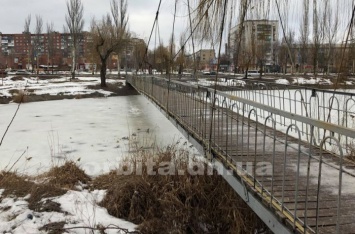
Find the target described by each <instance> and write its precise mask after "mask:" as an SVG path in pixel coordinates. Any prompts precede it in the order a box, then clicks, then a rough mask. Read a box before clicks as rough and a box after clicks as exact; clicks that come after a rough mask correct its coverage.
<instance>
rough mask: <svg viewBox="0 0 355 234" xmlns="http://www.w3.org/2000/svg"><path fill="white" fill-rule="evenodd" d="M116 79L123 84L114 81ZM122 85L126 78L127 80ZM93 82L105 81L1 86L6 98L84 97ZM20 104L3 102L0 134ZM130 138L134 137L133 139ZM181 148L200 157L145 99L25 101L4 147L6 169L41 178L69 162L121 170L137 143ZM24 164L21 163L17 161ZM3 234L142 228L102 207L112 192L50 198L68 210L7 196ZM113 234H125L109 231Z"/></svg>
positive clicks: (2, 206) (1, 205)
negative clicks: (36, 207) (59, 226)
mask: <svg viewBox="0 0 355 234" xmlns="http://www.w3.org/2000/svg"><path fill="white" fill-rule="evenodd" d="M108 82H116V80H108ZM120 82H122V81H120ZM88 84H91V85H95V84H98V78H95V77H79V79H78V81H75V82H67V78H65V77H63V78H57V79H51V80H37V79H36V78H31V77H29V78H24V80H22V81H13V80H11V79H10V78H9V77H8V78H6V79H4V85H3V86H0V95H4V94H5V95H6V94H9V90H11V89H14V88H17V89H24V88H25V86H26V85H27V87H26V88H27V89H34V90H35V91H34V92H35V93H36V94H41V93H48V94H51V95H55V94H58V93H59V92H67V93H73V94H74V93H80V92H84V91H87V88H85V87H86V86H87V85H88ZM17 107H18V104H15V103H10V104H3V105H1V104H0V133H1V135H2V133H4V132H5V130H6V128H7V126H8V124H9V122H10V121H11V118H12V117H13V115H14V113H15V111H16V109H17ZM128 139H130V140H128ZM177 141H179V142H180V143H179V144H178V147H181V148H182V149H184V148H185V150H189V151H190V152H194V153H196V154H197V151H196V150H195V149H194V148H190V147H189V144H187V140H186V139H185V138H184V137H183V135H182V134H181V133H180V132H179V131H178V130H177V129H176V128H175V127H174V126H173V125H172V124H171V123H170V122H169V120H168V119H167V118H166V117H165V116H164V115H163V114H162V113H160V112H159V111H158V110H157V109H156V108H155V107H154V105H153V104H152V103H150V102H149V101H148V100H147V99H146V98H145V97H143V96H138V95H134V96H120V97H108V98H87V99H72V100H59V101H46V102H32V103H23V104H22V105H21V106H20V109H19V112H18V114H17V116H16V118H15V119H14V122H13V124H12V125H11V127H10V128H9V131H8V133H7V135H6V137H5V138H4V141H3V144H2V145H1V146H0V155H1V157H0V170H2V169H4V168H7V169H9V168H10V167H11V166H12V165H14V164H15V167H14V168H13V170H16V171H17V172H18V173H20V174H21V173H25V174H38V173H40V172H43V171H46V170H48V169H49V168H50V167H52V166H54V165H57V164H59V163H61V162H64V161H65V160H67V159H71V160H75V161H77V160H78V159H80V161H77V162H78V163H79V165H80V166H81V168H83V169H84V171H85V172H86V173H87V174H89V175H91V176H97V175H99V174H103V173H106V172H108V171H110V170H111V169H115V168H117V167H118V163H119V162H120V161H121V159H122V158H123V157H124V156H126V155H128V153H129V152H132V151H133V152H134V150H135V149H136V148H135V147H132V144H138V145H143V146H144V147H146V148H149V147H152V145H153V144H157V145H160V146H161V147H165V146H168V145H171V144H174V145H175V144H176V142H177ZM17 160H18V162H16V161H17ZM1 193H2V190H0V210H1V213H0V232H1V233H14V234H16V233H18V234H22V233H36V234H37V233H43V231H40V230H39V228H40V227H42V226H43V225H45V224H48V223H52V222H61V221H65V222H66V225H65V226H64V228H72V227H73V228H75V227H80V226H86V227H94V226H95V225H97V224H102V225H103V226H107V225H117V226H119V227H121V228H126V229H128V230H130V231H133V230H134V228H135V227H136V225H134V224H132V223H130V222H126V221H124V220H121V219H117V218H115V217H112V216H110V215H109V214H108V213H107V210H106V209H104V208H102V207H99V206H97V205H96V203H97V202H98V201H100V200H101V199H102V198H103V196H104V193H105V191H92V192H89V191H87V190H81V191H68V192H67V193H66V194H65V195H63V196H60V197H56V198H51V199H52V200H53V201H55V202H58V203H60V204H61V208H62V209H63V210H64V211H65V212H67V214H64V213H58V212H34V211H32V210H30V209H29V208H28V202H27V201H26V197H25V198H21V197H6V198H5V197H1ZM69 233H79V234H81V233H89V231H88V230H87V229H71V230H70V232H69ZM106 233H118V232H117V230H114V229H112V230H106Z"/></svg>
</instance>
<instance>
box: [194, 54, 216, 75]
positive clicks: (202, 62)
mask: <svg viewBox="0 0 355 234" xmlns="http://www.w3.org/2000/svg"><path fill="white" fill-rule="evenodd" d="M193 57H194V56H193V54H191V55H189V56H188V60H190V61H193ZM195 59H196V63H197V69H198V70H214V69H215V66H216V54H215V51H214V49H201V50H199V51H197V52H195ZM192 67H193V65H192V64H191V67H190V68H192Z"/></svg>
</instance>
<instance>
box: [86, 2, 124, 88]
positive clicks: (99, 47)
mask: <svg viewBox="0 0 355 234" xmlns="http://www.w3.org/2000/svg"><path fill="white" fill-rule="evenodd" d="M127 23H128V14H127V0H112V1H111V15H110V14H107V15H106V16H104V17H103V18H102V20H101V21H99V22H96V20H95V19H93V20H92V23H91V37H92V47H93V49H94V51H95V53H96V55H97V56H98V57H99V60H100V63H101V69H100V78H101V87H106V68H107V59H108V58H109V57H110V55H111V54H112V53H113V52H115V53H116V54H117V55H120V53H121V52H122V51H124V50H125V49H126V45H127V44H128V42H129V35H128V30H127Z"/></svg>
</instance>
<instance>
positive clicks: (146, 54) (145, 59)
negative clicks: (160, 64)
mask: <svg viewBox="0 0 355 234" xmlns="http://www.w3.org/2000/svg"><path fill="white" fill-rule="evenodd" d="M160 6H161V0H160V1H159V5H158V9H157V12H156V14H155V20H154V22H153V26H152V30H151V31H150V36H149V39H148V43H147V47H146V48H145V53H144V56H143V60H144V62H145V63H147V64H148V65H149V66H152V65H151V64H150V63H149V62H148V60H147V56H148V48H149V43H150V40H151V38H152V34H153V31H154V27H155V24H156V23H157V21H158V17H159V10H160Z"/></svg>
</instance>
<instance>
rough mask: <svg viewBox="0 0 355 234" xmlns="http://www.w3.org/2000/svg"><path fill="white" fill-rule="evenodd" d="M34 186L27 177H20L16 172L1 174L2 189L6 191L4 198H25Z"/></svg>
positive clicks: (0, 184)
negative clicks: (10, 196)
mask: <svg viewBox="0 0 355 234" xmlns="http://www.w3.org/2000/svg"><path fill="white" fill-rule="evenodd" d="M33 186H34V183H33V182H32V181H30V178H29V177H27V176H19V175H17V174H16V173H14V172H0V188H1V189H4V192H3V193H2V196H9V195H13V196H16V197H24V196H26V195H28V194H29V191H30V190H31V188H32V187H33Z"/></svg>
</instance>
